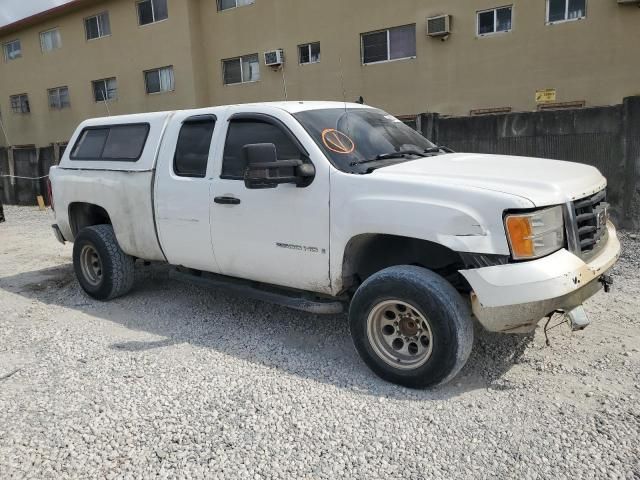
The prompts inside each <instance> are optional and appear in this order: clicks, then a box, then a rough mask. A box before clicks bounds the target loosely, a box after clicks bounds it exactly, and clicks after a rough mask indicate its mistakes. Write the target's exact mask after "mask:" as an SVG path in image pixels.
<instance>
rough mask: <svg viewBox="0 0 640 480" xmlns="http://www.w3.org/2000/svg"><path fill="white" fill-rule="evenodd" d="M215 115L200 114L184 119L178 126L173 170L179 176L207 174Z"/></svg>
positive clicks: (201, 175)
mask: <svg viewBox="0 0 640 480" xmlns="http://www.w3.org/2000/svg"><path fill="white" fill-rule="evenodd" d="M215 126H216V117H215V116H213V115H201V116H197V117H191V118H188V119H186V120H185V121H184V122H183V123H182V127H180V133H179V135H178V143H177V145H176V152H175V154H174V157H173V172H174V173H175V174H176V175H177V176H179V177H191V178H204V177H205V176H206V175H207V164H208V162H209V150H210V148H211V139H212V137H213V131H214V129H215Z"/></svg>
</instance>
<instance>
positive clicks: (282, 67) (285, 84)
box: [280, 63, 289, 102]
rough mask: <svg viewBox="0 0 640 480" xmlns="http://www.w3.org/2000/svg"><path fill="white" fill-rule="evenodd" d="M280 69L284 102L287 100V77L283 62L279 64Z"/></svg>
mask: <svg viewBox="0 0 640 480" xmlns="http://www.w3.org/2000/svg"><path fill="white" fill-rule="evenodd" d="M280 71H281V72H282V85H283V88H284V100H285V102H286V101H287V100H289V95H288V93H287V77H286V76H285V75H284V63H283V64H282V65H281V66H280Z"/></svg>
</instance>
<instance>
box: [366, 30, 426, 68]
mask: <svg viewBox="0 0 640 480" xmlns="http://www.w3.org/2000/svg"><path fill="white" fill-rule="evenodd" d="M361 37H362V63H363V64H365V65H366V64H368V63H378V62H388V61H390V60H401V59H405V58H414V57H415V56H416V26H415V25H405V26H403V27H395V28H389V29H387V30H381V31H378V32H370V33H363V34H362V35H361Z"/></svg>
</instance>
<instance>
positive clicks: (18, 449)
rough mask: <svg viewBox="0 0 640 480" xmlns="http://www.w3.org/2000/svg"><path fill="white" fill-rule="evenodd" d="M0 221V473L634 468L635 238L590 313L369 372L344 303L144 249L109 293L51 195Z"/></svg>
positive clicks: (285, 474) (595, 471)
mask: <svg viewBox="0 0 640 480" xmlns="http://www.w3.org/2000/svg"><path fill="white" fill-rule="evenodd" d="M5 209H6V216H7V223H5V224H0V479H5V478H78V477H82V478H96V477H101V478H150V477H154V478H294V479H300V478H314V479H315V478H327V479H335V478H362V479H374V478H385V479H386V478H406V479H423V478H424V479H427V478H429V479H431V478H446V479H454V478H550V479H551V478H553V479H556V478H587V479H588V478H626V479H632V478H634V479H637V478H640V460H639V459H640V449H639V446H640V402H639V398H640V315H639V314H640V276H639V275H638V273H639V272H640V239H639V237H638V236H636V238H635V239H631V238H630V234H627V233H623V234H622V235H621V236H622V240H623V243H624V255H623V258H622V260H621V261H620V263H619V264H618V266H617V267H616V268H615V272H614V279H615V281H616V285H615V287H614V290H613V292H612V293H611V294H610V295H604V294H600V295H598V296H597V297H596V298H594V299H592V300H591V301H589V303H588V304H587V311H588V313H589V314H590V316H591V318H592V320H593V322H594V323H593V325H591V326H590V327H589V328H588V329H587V330H585V331H584V332H579V333H575V334H572V333H571V332H570V331H569V329H568V328H567V327H566V326H564V325H563V326H560V327H558V328H556V329H554V330H552V331H551V332H550V337H551V342H552V346H551V347H546V346H545V343H544V336H543V335H542V331H541V329H538V331H537V332H536V334H535V335H531V336H502V335H489V334H486V333H483V332H478V333H477V335H478V338H477V341H476V345H475V347H474V352H473V354H472V357H471V359H470V362H469V364H468V365H467V367H466V368H465V369H464V370H463V371H462V373H461V375H460V376H459V377H458V378H456V379H455V380H454V381H453V382H452V383H451V384H449V385H448V386H444V387H441V388H439V389H436V390H432V391H412V390H408V389H404V388H400V387H397V386H394V385H390V384H387V383H384V382H382V381H381V380H379V379H377V378H376V377H374V376H373V375H372V374H371V373H370V371H369V370H368V369H367V368H366V367H365V366H364V365H363V364H362V362H361V361H360V360H359V358H358V357H357V355H356V353H355V351H354V349H353V347H352V345H351V341H350V338H349V334H348V329H347V325H346V321H345V317H343V316H335V317H320V316H313V315H307V314H302V313H297V312H293V311H289V310H286V309H284V308H279V307H275V306H270V305H266V304H263V303H259V302H253V301H248V300H246V299H243V298H239V297H235V296H231V295H227V294H224V293H221V292H217V291H212V290H204V289H198V288H194V287H190V286H185V285H182V284H180V283H176V282H175V281H172V280H169V279H168V278H167V271H168V270H167V267H165V266H162V265H153V266H150V267H146V268H145V267H143V266H139V267H138V269H137V272H136V276H137V283H136V289H135V291H134V292H133V293H132V294H131V295H129V296H127V297H125V298H122V299H118V300H115V301H112V302H109V303H99V302H96V301H93V300H91V299H89V298H88V297H87V296H85V295H84V294H83V293H82V292H81V290H80V288H79V287H78V285H77V284H76V282H75V280H74V276H73V271H72V267H71V265H70V254H71V247H70V246H62V245H59V244H58V243H57V242H56V241H55V239H54V238H53V235H52V234H51V233H50V229H49V225H50V223H51V214H50V213H49V212H40V211H38V210H37V209H34V208H26V207H22V208H17V207H6V208H5Z"/></svg>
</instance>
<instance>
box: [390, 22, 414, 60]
mask: <svg viewBox="0 0 640 480" xmlns="http://www.w3.org/2000/svg"><path fill="white" fill-rule="evenodd" d="M389 54H390V56H391V60H395V59H397V58H408V57H415V56H416V26H415V25H407V26H406V27H398V28H392V29H391V30H389Z"/></svg>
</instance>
